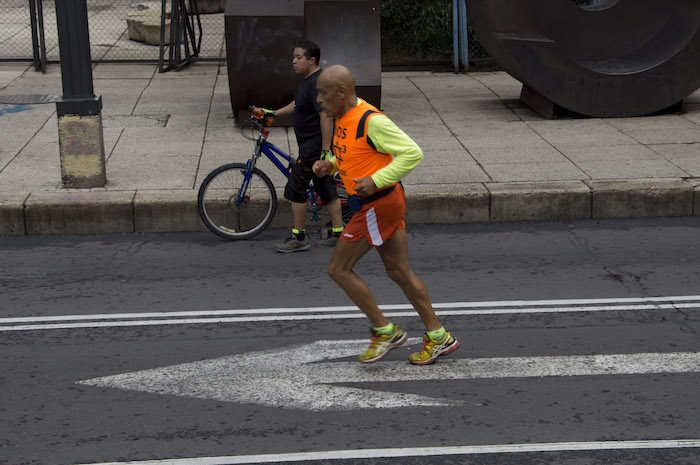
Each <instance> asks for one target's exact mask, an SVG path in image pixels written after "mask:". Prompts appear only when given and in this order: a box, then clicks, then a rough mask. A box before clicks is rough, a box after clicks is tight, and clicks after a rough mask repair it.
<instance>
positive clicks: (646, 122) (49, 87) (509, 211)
mask: <svg viewBox="0 0 700 465" xmlns="http://www.w3.org/2000/svg"><path fill="white" fill-rule="evenodd" d="M209 39H212V38H209ZM209 39H207V40H209ZM120 43H121V42H118V44H120ZM105 53H107V54H109V53H113V50H112V49H109V48H108V47H105ZM93 77H94V85H95V91H96V93H99V94H101V95H102V99H103V112H102V116H103V138H104V144H105V155H106V158H107V166H106V171H107V179H108V181H107V184H106V185H105V186H104V188H100V189H93V190H85V191H76V190H70V189H64V188H63V187H62V185H61V179H60V176H61V173H60V163H59V148H58V128H57V119H56V111H55V110H56V108H55V104H53V103H50V104H42V105H25V106H23V107H21V111H14V112H8V111H7V109H8V108H9V107H8V106H7V105H5V104H0V217H2V218H1V219H2V220H3V221H2V225H3V226H2V228H3V229H0V234H24V233H28V234H57V233H60V234H73V233H86V232H130V231H144V232H145V231H168V230H172V231H191V230H203V229H204V228H203V226H202V224H201V222H200V221H199V220H198V217H197V212H196V193H197V190H198V187H199V184H200V183H201V182H202V180H203V179H204V177H205V176H206V175H207V174H208V173H209V172H210V171H211V170H213V169H214V168H216V167H218V166H220V165H222V164H226V163H231V162H245V161H246V160H247V158H248V156H249V154H250V152H251V150H252V147H253V142H252V141H249V140H246V139H245V138H243V137H242V136H241V134H240V132H239V130H238V126H237V123H236V121H235V120H234V119H233V117H232V110H231V102H230V98H229V88H228V85H229V84H228V77H227V70H226V66H225V65H218V64H216V63H196V64H193V65H190V66H187V67H185V68H184V69H182V70H181V71H179V72H167V73H158V72H157V67H156V66H154V65H151V64H123V63H101V64H98V65H96V66H94V68H93ZM520 89H521V85H520V83H518V81H516V80H515V79H513V78H512V77H511V76H509V75H507V74H506V73H503V72H486V73H469V74H454V73H432V72H427V71H417V72H412V71H409V72H397V73H383V89H382V90H383V92H382V96H383V100H382V110H383V111H384V112H385V113H386V114H387V115H388V116H389V117H390V118H392V120H394V121H395V122H396V123H397V124H398V125H399V126H400V127H402V128H403V129H404V130H405V131H406V133H407V134H409V135H410V136H411V137H412V138H413V139H414V140H415V141H416V142H417V143H418V144H419V145H420V146H421V147H422V149H423V151H424V159H423V162H422V163H421V164H420V165H419V166H418V167H417V168H416V169H415V170H414V171H413V172H412V173H410V174H409V175H408V176H407V177H406V179H405V182H404V184H405V186H406V195H407V202H408V213H407V220H408V221H409V222H422V223H430V222H440V223H441V222H474V221H481V222H486V221H514V220H518V221H520V220H538V219H539V220H543V219H546V220H570V219H575V218H590V217H594V218H609V217H630V216H649V215H692V214H695V215H698V214H700V90H699V91H697V92H694V93H693V94H692V95H691V96H690V97H689V98H688V99H686V101H685V105H684V108H683V112H682V113H680V114H669V115H656V116H648V117H640V118H605V119H603V118H570V117H569V118H559V119H554V120H547V119H544V118H542V117H541V116H540V115H538V114H537V113H535V112H533V111H532V110H531V109H529V108H528V107H527V106H525V105H524V104H523V103H522V102H520V101H519V95H520ZM61 93H62V83H61V76H60V67H59V66H58V65H55V64H52V65H49V67H48V70H47V73H46V74H42V73H37V72H35V71H34V70H33V68H32V67H31V66H28V65H26V64H23V65H22V64H5V63H3V64H0V96H2V95H20V94H31V95H37V94H46V95H60V94H61ZM292 98H293V96H292V95H290V101H291V99H292ZM15 109H17V106H16V105H15V106H14V107H13V108H12V110H15ZM270 140H271V141H272V142H273V143H275V144H276V145H278V146H279V147H280V148H281V149H282V150H284V151H286V152H287V153H290V154H291V155H293V156H296V155H297V151H298V150H297V145H296V140H295V136H294V132H293V130H292V129H290V128H284V127H274V128H271V131H270ZM258 166H259V167H260V169H262V170H263V171H264V172H265V173H267V174H268V175H269V177H270V178H271V179H272V181H273V183H274V184H275V186H276V189H277V191H278V195H279V197H280V205H279V210H278V215H277V217H276V218H275V222H274V223H273V224H274V225H277V226H280V227H284V226H288V223H289V222H290V221H291V214H290V211H289V210H290V209H289V204H288V202H286V201H285V200H283V199H282V193H283V188H284V184H285V182H286V178H285V177H284V176H283V175H282V174H281V173H280V172H279V171H278V170H277V169H276V168H275V167H274V166H273V165H272V164H270V162H269V161H267V160H266V159H261V160H260V161H259V165H258ZM92 223H94V224H92ZM107 230H109V231H107Z"/></svg>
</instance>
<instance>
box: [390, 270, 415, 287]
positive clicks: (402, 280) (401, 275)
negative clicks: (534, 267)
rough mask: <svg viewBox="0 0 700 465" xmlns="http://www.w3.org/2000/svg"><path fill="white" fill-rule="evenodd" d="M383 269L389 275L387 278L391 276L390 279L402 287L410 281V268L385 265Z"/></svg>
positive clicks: (411, 273)
mask: <svg viewBox="0 0 700 465" xmlns="http://www.w3.org/2000/svg"><path fill="white" fill-rule="evenodd" d="M385 269H386V274H387V276H389V278H391V280H392V281H394V282H395V283H396V284H398V285H399V286H401V287H404V286H406V285H408V284H410V283H411V277H412V275H413V272H412V271H411V269H410V268H409V269H405V268H399V267H394V266H392V267H385Z"/></svg>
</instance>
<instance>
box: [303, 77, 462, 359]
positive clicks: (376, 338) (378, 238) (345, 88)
mask: <svg viewBox="0 0 700 465" xmlns="http://www.w3.org/2000/svg"><path fill="white" fill-rule="evenodd" d="M317 86H318V101H319V103H320V104H321V107H322V108H323V111H324V112H325V113H326V114H327V115H328V116H329V117H331V118H335V126H334V132H333V156H331V157H330V158H329V159H326V160H319V161H317V162H316V163H314V166H313V170H314V173H315V174H316V175H317V176H328V175H330V174H332V173H333V172H335V171H338V172H339V173H340V177H341V178H342V180H343V182H344V183H345V188H346V189H347V191H348V195H350V197H349V199H348V205H349V206H350V207H351V208H352V209H353V211H355V213H354V215H353V216H352V219H351V220H350V222H349V223H348V224H347V225H346V227H345V229H344V231H343V234H342V236H341V238H340V240H339V241H338V243H337V245H336V247H335V250H334V252H333V257H332V258H331V262H330V264H329V265H328V274H329V275H330V277H331V278H332V279H333V280H334V281H335V282H336V283H337V284H338V285H339V286H340V287H341V288H342V289H343V290H344V291H345V293H346V294H347V295H348V296H349V297H350V299H351V300H352V301H353V302H354V303H355V304H356V305H357V306H358V307H360V309H361V310H362V311H363V312H364V313H365V315H366V316H367V318H368V319H369V321H370V323H371V324H372V339H371V341H370V346H369V348H368V349H367V350H366V351H365V352H363V353H362V354H360V356H359V358H360V361H361V362H363V363H372V362H376V361H378V360H381V359H382V358H384V357H385V356H386V355H387V354H388V353H389V351H390V350H391V349H394V348H395V347H398V346H399V345H401V344H403V342H404V341H405V340H406V338H407V334H406V332H405V331H403V330H402V329H401V328H399V327H398V326H397V325H395V324H393V323H391V322H389V320H387V319H386V317H385V316H384V314H383V313H382V311H381V310H380V309H379V307H378V306H377V302H376V301H375V299H374V296H373V295H372V292H371V291H370V289H369V287H368V286H367V284H366V283H365V282H364V280H363V279H362V278H360V276H358V275H357V273H355V271H354V270H353V268H354V267H355V264H356V263H357V262H358V261H359V260H360V258H362V257H363V256H364V255H365V254H366V253H367V252H369V251H370V250H371V249H372V247H374V248H376V249H377V252H379V256H380V257H381V259H382V261H383V262H384V266H385V268H386V272H387V275H388V276H389V277H390V278H391V279H392V280H393V281H394V282H396V283H397V284H398V285H399V286H400V287H401V289H402V290H403V292H404V294H406V297H408V300H409V301H410V302H411V304H412V305H413V307H414V308H415V309H416V311H417V312H418V314H419V315H420V317H421V319H422V320H423V324H424V325H425V329H426V333H425V335H424V337H423V341H424V344H423V348H422V349H421V351H420V352H416V353H413V354H411V355H410V356H409V357H408V359H409V361H410V362H411V363H413V364H414V365H428V364H430V363H433V362H434V361H435V360H436V359H437V358H438V357H439V356H441V355H446V354H449V353H451V352H453V351H454V350H456V349H457V348H458V347H459V342H457V340H456V339H455V338H454V337H452V335H451V334H450V333H449V332H447V331H445V328H443V327H442V325H441V324H440V322H439V321H438V318H437V316H436V315H435V311H434V310H433V306H432V304H431V302H430V298H429V297H428V291H427V289H426V288H425V285H424V284H423V282H422V281H421V280H420V279H419V278H418V277H417V276H416V275H415V274H414V273H413V271H412V270H411V267H410V265H409V263H408V241H407V237H406V229H405V227H406V225H405V222H404V213H405V211H406V199H405V196H404V192H403V187H402V186H401V184H400V183H399V181H400V180H401V179H402V178H403V177H405V176H406V175H407V174H408V173H409V172H410V171H411V170H412V169H413V168H415V167H416V166H417V165H418V163H420V161H421V160H422V158H423V152H422V151H421V149H420V147H418V145H416V143H415V142H413V140H412V139H411V138H410V137H408V136H407V135H406V133H404V132H403V131H402V130H401V129H399V128H398V127H397V126H396V125H395V124H394V123H393V122H392V121H391V120H390V119H389V118H387V117H386V116H385V115H384V114H382V113H381V112H379V110H377V109H376V108H375V107H373V106H372V105H370V104H368V103H367V102H365V101H364V100H362V99H359V98H357V94H356V92H355V78H354V77H353V75H352V73H351V72H350V70H348V69H347V68H345V67H344V66H340V65H335V66H331V67H329V68H327V69H326V70H324V71H323V72H322V73H321V75H320V76H319V78H318V83H317Z"/></svg>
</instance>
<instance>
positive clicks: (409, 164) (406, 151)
mask: <svg viewBox="0 0 700 465" xmlns="http://www.w3.org/2000/svg"><path fill="white" fill-rule="evenodd" d="M367 138H368V139H369V140H371V141H372V143H373V144H374V148H375V149H376V150H377V151H379V152H382V153H389V154H391V155H393V156H394V159H393V161H392V162H391V163H389V164H388V165H387V166H385V167H384V168H382V169H380V170H379V171H377V172H376V173H374V174H373V175H372V176H371V177H372V181H374V184H375V185H376V186H377V188H378V189H381V188H382V187H385V186H388V185H390V184H393V183H395V182H398V181H400V180H402V179H403V178H404V177H406V175H407V174H408V173H410V172H411V171H412V170H413V169H414V168H415V167H416V166H418V164H419V163H420V162H421V160H422V159H423V151H422V150H421V148H420V147H418V144H416V143H415V142H414V141H413V139H411V138H410V137H409V136H408V135H407V134H406V133H405V132H403V131H402V130H401V129H399V127H398V126H396V124H394V122H393V121H391V120H390V119H389V118H388V117H386V116H385V115H375V116H373V117H371V118H370V119H369V123H368V124H367Z"/></svg>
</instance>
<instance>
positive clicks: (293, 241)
mask: <svg viewBox="0 0 700 465" xmlns="http://www.w3.org/2000/svg"><path fill="white" fill-rule="evenodd" d="M310 247H311V241H310V240H309V236H304V240H303V241H300V240H299V239H297V238H296V237H294V236H289V237H288V238H286V239H285V240H284V241H282V242H280V243H279V244H275V249H277V251H278V252H282V253H290V252H301V251H302V250H307V249H309V248H310Z"/></svg>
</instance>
